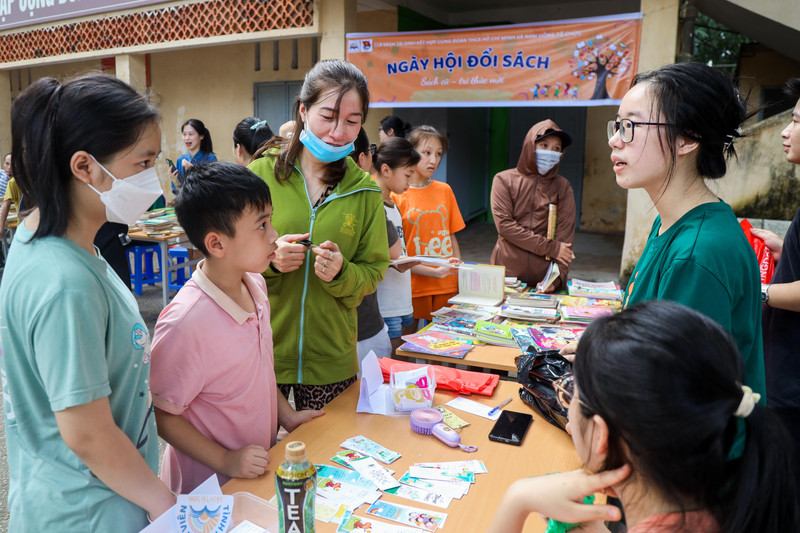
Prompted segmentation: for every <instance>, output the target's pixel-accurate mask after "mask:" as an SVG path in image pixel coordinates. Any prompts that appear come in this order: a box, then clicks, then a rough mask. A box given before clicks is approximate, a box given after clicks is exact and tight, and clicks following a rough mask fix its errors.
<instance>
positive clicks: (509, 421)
mask: <svg viewBox="0 0 800 533" xmlns="http://www.w3.org/2000/svg"><path fill="white" fill-rule="evenodd" d="M532 423H533V415H530V414H528V413H518V412H517V411H502V412H501V413H500V418H498V419H497V422H495V423H494V427H493V428H492V430H491V431H490V432H489V440H493V441H496V442H505V443H506V444H513V445H515V446H519V445H520V444H522V439H524V438H525V433H526V432H527V431H528V427H530V425H531V424H532Z"/></svg>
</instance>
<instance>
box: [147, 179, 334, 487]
mask: <svg viewBox="0 0 800 533" xmlns="http://www.w3.org/2000/svg"><path fill="white" fill-rule="evenodd" d="M175 212H176V214H177V215H178V221H179V222H180V224H181V226H182V227H183V229H184V230H185V231H186V234H187V236H188V237H189V239H190V240H191V242H192V244H194V245H195V246H196V247H197V248H198V249H199V250H200V251H202V252H203V254H204V255H205V257H206V259H205V260H204V261H202V262H200V264H199V265H198V266H197V269H196V270H195V272H194V274H193V275H192V279H191V280H189V281H188V282H187V283H186V285H184V287H183V288H182V289H181V290H180V292H179V293H178V295H177V296H176V297H175V299H174V300H173V301H172V303H170V304H169V305H168V306H167V307H166V308H164V310H163V311H162V312H161V315H160V316H159V317H158V323H157V324H156V329H155V335H154V337H153V362H152V370H151V382H150V387H151V389H152V392H153V403H154V405H155V407H156V420H157V423H158V432H159V435H161V437H162V438H164V440H166V441H167V442H168V443H169V444H170V445H169V446H168V447H167V450H166V452H165V454H164V461H163V464H162V470H161V478H162V479H163V480H164V481H165V482H166V483H167V484H168V485H169V486H170V488H171V489H172V490H174V491H175V492H180V493H186V492H189V491H191V490H192V489H194V488H195V487H196V486H197V485H199V484H200V483H202V482H203V481H205V479H206V478H208V476H210V475H211V474H213V473H215V472H216V473H217V474H218V475H219V477H220V483H225V482H226V481H228V479H230V478H232V477H243V478H254V477H257V476H259V475H261V474H263V473H264V471H265V468H266V466H267V464H268V463H269V461H270V458H269V455H268V454H267V448H269V447H271V446H272V445H274V444H275V441H276V434H277V431H278V425H279V424H280V425H282V426H283V427H284V428H286V429H287V430H288V431H292V430H293V429H295V428H296V427H297V426H299V425H300V424H302V423H303V422H305V421H307V420H310V419H312V418H314V417H316V416H319V415H321V414H323V413H322V411H300V412H296V411H294V410H293V409H292V407H291V406H290V405H289V402H287V401H286V398H284V397H283V395H281V394H280V393H279V392H278V390H277V386H276V384H275V372H274V370H273V358H272V330H271V329H270V313H269V301H268V300H267V294H266V285H265V282H264V278H262V277H261V275H259V274H253V272H262V271H264V270H266V269H267V267H269V264H270V261H271V260H272V259H273V258H274V256H275V254H274V252H275V248H276V244H275V240H276V239H277V238H278V234H277V233H276V231H275V229H274V228H273V227H272V223H271V217H272V205H271V197H270V191H269V187H268V186H267V184H266V183H265V182H264V180H262V179H260V178H259V177H258V176H256V175H255V174H253V173H252V172H251V171H249V170H247V169H246V168H244V167H241V166H239V165H235V164H233V163H212V164H209V165H207V166H200V167H197V168H195V169H194V170H192V172H190V173H188V174H187V176H186V179H185V180H184V185H183V188H182V189H181V191H180V193H179V194H178V197H177V198H176V201H175Z"/></svg>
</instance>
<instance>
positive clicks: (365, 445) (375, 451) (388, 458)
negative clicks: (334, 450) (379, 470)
mask: <svg viewBox="0 0 800 533" xmlns="http://www.w3.org/2000/svg"><path fill="white" fill-rule="evenodd" d="M340 446H341V447H342V448H347V449H348V450H353V451H354V452H358V453H363V454H364V455H369V456H370V457H372V458H373V459H377V460H378V461H380V462H382V463H385V464H387V465H388V464H391V463H392V462H394V461H397V460H398V459H399V458H400V456H401V454H399V453H397V452H394V451H392V450H389V449H388V448H384V447H383V446H381V445H380V444H378V443H376V442H373V441H371V440H369V439H368V438H366V437H364V436H362V435H359V436H357V437H351V438H349V439H347V440H346V441H344V442H343V443H342V444H340Z"/></svg>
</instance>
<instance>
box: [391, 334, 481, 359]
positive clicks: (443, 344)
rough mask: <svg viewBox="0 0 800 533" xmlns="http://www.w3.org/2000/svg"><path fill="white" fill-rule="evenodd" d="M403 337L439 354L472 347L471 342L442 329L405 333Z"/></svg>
mask: <svg viewBox="0 0 800 533" xmlns="http://www.w3.org/2000/svg"><path fill="white" fill-rule="evenodd" d="M401 338H402V339H403V340H404V341H406V342H410V343H412V344H416V345H417V346H419V347H421V348H424V349H426V350H430V351H431V352H433V353H434V354H437V355H442V354H446V353H450V352H456V351H458V350H463V349H465V348H472V345H471V344H469V343H467V342H465V341H463V340H461V339H455V338H453V337H451V336H450V335H447V334H445V333H442V332H440V331H425V332H422V333H412V334H411V335H403V336H402V337H401Z"/></svg>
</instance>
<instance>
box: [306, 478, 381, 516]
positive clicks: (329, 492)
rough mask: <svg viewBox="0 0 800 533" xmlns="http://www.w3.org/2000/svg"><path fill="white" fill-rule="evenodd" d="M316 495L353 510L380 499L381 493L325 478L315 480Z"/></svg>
mask: <svg viewBox="0 0 800 533" xmlns="http://www.w3.org/2000/svg"><path fill="white" fill-rule="evenodd" d="M317 494H319V495H322V496H324V497H325V498H328V499H330V500H334V501H336V502H339V503H343V504H345V505H347V507H349V508H353V509H355V508H357V507H358V506H359V505H361V504H362V503H372V502H374V501H375V500H377V499H378V498H380V497H381V493H380V492H378V491H377V490H374V489H373V490H369V489H364V488H361V487H359V486H357V485H351V484H350V483H347V482H346V481H336V480H334V479H331V478H327V477H322V478H320V477H318V478H317Z"/></svg>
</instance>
